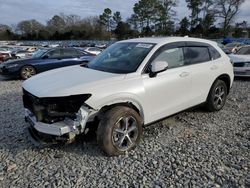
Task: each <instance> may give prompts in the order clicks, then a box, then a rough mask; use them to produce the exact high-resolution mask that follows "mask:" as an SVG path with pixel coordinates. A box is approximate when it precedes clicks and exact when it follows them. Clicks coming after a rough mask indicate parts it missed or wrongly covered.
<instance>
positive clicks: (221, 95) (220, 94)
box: [206, 80, 228, 112]
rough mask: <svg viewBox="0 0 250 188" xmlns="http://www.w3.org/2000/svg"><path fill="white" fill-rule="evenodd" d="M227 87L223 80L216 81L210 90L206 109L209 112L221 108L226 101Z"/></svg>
mask: <svg viewBox="0 0 250 188" xmlns="http://www.w3.org/2000/svg"><path fill="white" fill-rule="evenodd" d="M227 90H228V89H227V85H226V83H225V82H224V81H223V80H217V81H215V83H214V84H213V86H212V88H211V89H210V92H209V95H208V98H207V102H206V107H207V109H208V110H209V111H211V112H214V111H219V110H221V109H222V108H223V106H224V105H225V103H226V99H227V93H228V92H227Z"/></svg>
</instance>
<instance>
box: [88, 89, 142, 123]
mask: <svg viewBox="0 0 250 188" xmlns="http://www.w3.org/2000/svg"><path fill="white" fill-rule="evenodd" d="M91 98H92V97H91ZM91 98H90V100H87V101H86V102H85V103H86V104H87V105H89V106H91V107H92V108H94V109H95V110H96V111H100V110H101V109H102V108H104V107H105V106H111V105H115V104H119V103H131V104H133V105H134V106H135V107H136V108H137V109H138V111H139V113H140V116H141V117H142V119H143V121H144V117H145V115H144V111H143V106H142V105H141V102H140V101H141V100H140V99H139V97H138V96H137V95H134V94H131V93H117V94H113V95H109V96H105V97H104V98H102V99H101V100H93V101H91Z"/></svg>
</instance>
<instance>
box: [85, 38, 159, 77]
mask: <svg viewBox="0 0 250 188" xmlns="http://www.w3.org/2000/svg"><path fill="white" fill-rule="evenodd" d="M154 45H155V44H152V43H138V42H123V43H116V44H113V45H112V46H110V47H109V48H107V49H106V50H104V51H103V52H102V53H101V54H100V55H99V56H97V57H96V58H95V59H94V60H93V61H91V62H90V63H89V64H88V67H89V68H91V69H95V70H100V71H105V72H112V73H125V74H126V73H131V72H135V71H136V70H137V68H138V67H139V65H140V64H141V63H142V61H143V60H144V58H145V57H146V56H147V55H148V53H149V52H150V51H151V49H152V48H153V47H154Z"/></svg>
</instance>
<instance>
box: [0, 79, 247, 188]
mask: <svg viewBox="0 0 250 188" xmlns="http://www.w3.org/2000/svg"><path fill="white" fill-rule="evenodd" d="M21 83H22V82H21V81H18V80H14V81H11V80H3V78H0V126H1V131H0V187H90V186H92V187H120V186H122V187H139V186H140V185H144V186H145V187H250V79H240V80H239V79H238V80H236V81H235V82H234V85H233V88H232V91H231V93H230V95H229V97H228V101H227V103H226V106H225V108H224V109H223V110H222V111H220V112H217V113H207V112H205V111H203V110H202V109H201V108H198V109H192V110H188V111H186V112H182V113H180V114H177V115H175V116H173V117H170V118H168V119H166V120H164V121H162V122H159V123H157V124H155V125H152V126H150V127H147V128H145V129H144V136H143V139H142V141H141V143H140V145H139V147H137V149H136V150H135V151H132V152H131V153H129V154H127V155H125V156H120V157H107V156H105V154H104V153H103V152H102V151H101V150H100V149H99V147H98V145H97V143H96V140H95V137H93V138H88V139H78V140H77V141H76V142H75V143H73V144H71V145H67V146H54V147H51V148H45V149H36V148H34V147H33V145H32V144H31V143H30V142H29V140H28V138H27V134H26V133H25V132H24V129H25V127H26V126H27V124H26V123H25V122H24V114H23V107H22V100H21V98H22V94H21Z"/></svg>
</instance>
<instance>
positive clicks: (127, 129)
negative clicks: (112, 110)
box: [112, 116, 138, 151]
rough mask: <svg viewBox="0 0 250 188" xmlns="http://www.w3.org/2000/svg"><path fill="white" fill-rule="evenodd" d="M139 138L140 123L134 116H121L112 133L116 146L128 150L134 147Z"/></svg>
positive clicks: (121, 149)
mask: <svg viewBox="0 0 250 188" xmlns="http://www.w3.org/2000/svg"><path fill="white" fill-rule="evenodd" d="M137 138H138V125H137V121H136V120H135V118H134V117H132V116H128V117H121V118H120V119H119V120H118V121H117V122H116V124H115V126H114V128H113V133H112V142H113V145H114V147H116V148H117V149H118V150H120V151H127V150H128V149H129V148H131V147H133V146H134V145H135V143H136V140H137Z"/></svg>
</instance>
